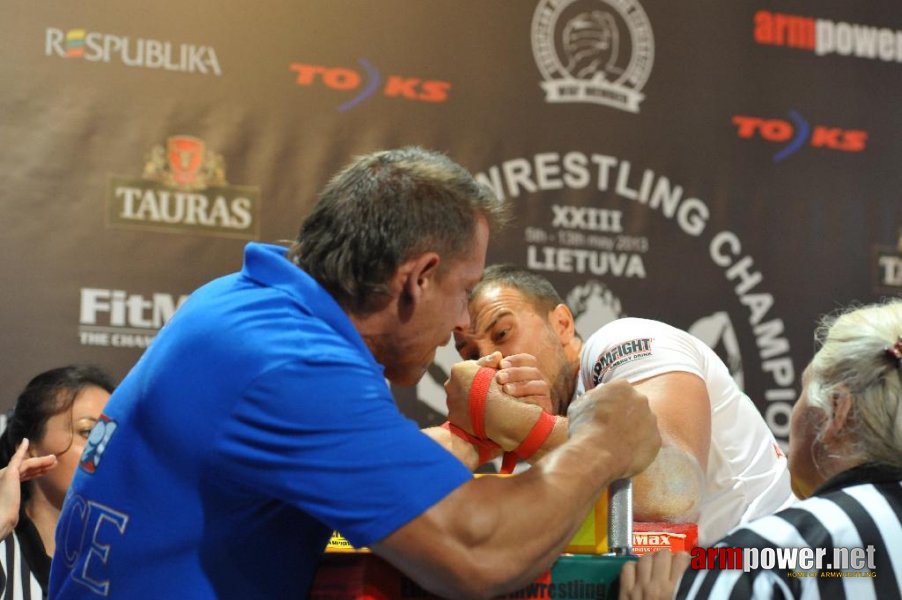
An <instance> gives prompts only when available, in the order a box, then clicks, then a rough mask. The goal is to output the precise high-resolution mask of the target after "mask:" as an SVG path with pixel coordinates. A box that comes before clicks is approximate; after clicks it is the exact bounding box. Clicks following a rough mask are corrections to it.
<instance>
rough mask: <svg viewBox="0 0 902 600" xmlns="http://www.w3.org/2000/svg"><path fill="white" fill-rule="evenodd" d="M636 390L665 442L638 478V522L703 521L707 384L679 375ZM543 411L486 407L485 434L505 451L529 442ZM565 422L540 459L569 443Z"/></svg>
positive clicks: (635, 508) (654, 380)
mask: <svg viewBox="0 0 902 600" xmlns="http://www.w3.org/2000/svg"><path fill="white" fill-rule="evenodd" d="M635 387H636V389H637V390H639V391H640V392H642V393H643V394H645V395H646V396H648V399H649V406H650V407H651V410H652V412H653V413H655V415H656V416H657V418H658V425H659V428H660V431H661V438H662V440H663V448H662V451H661V452H660V453H658V456H657V458H656V459H655V461H654V462H653V463H652V464H651V465H650V466H649V467H648V469H646V470H645V471H644V472H642V473H641V474H639V475H637V476H636V477H634V478H633V512H634V515H635V518H636V520H639V521H671V522H686V521H693V520H695V519H697V518H698V505H699V502H700V500H701V495H702V493H703V491H704V486H705V475H704V474H705V470H706V468H707V465H708V449H709V446H710V443H711V410H710V404H709V400H708V393H707V388H706V387H705V382H704V381H703V380H702V379H701V378H700V377H698V376H696V375H693V374H691V373H685V372H677V371H674V372H670V373H665V374H662V375H658V376H655V377H651V378H649V379H646V380H643V381H640V382H638V383H636V384H635ZM538 410H539V409H538V407H536V406H534V405H531V404H529V403H522V404H520V405H517V406H512V405H511V403H505V402H501V401H496V402H494V403H491V402H490V403H489V404H487V406H486V431H487V432H489V434H490V437H492V438H493V439H495V441H497V442H498V443H499V444H501V445H502V446H505V444H508V445H510V443H511V440H513V441H516V440H521V439H523V437H525V435H526V433H528V431H529V429H530V428H531V426H532V424H533V423H535V420H536V418H537V417H538ZM565 423H566V418H565V417H558V426H556V427H555V429H554V430H553V431H552V434H551V436H549V438H548V440H546V442H545V444H544V445H543V446H542V448H541V449H540V450H539V452H537V453H536V457H538V458H541V456H543V455H544V454H545V453H547V452H550V451H551V450H552V449H554V448H556V447H557V446H559V445H560V444H562V443H563V442H564V441H565V440H566V439H567V435H566V426H562V425H565ZM504 440H507V441H506V442H505V441H504ZM624 448H626V447H624ZM505 449H510V448H508V447H505ZM624 451H627V450H624Z"/></svg>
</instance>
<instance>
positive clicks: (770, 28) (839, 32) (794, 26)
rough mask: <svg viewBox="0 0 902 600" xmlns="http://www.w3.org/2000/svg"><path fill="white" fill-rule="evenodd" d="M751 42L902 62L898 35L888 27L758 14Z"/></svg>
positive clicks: (900, 35)
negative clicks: (753, 38)
mask: <svg viewBox="0 0 902 600" xmlns="http://www.w3.org/2000/svg"><path fill="white" fill-rule="evenodd" d="M754 37H755V42H756V43H758V44H760V45H762V46H783V47H786V48H794V49H796V50H804V51H808V52H813V53H814V54H816V55H817V56H827V55H830V54H838V55H839V56H851V57H854V58H863V59H867V60H879V61H883V62H902V31H899V30H893V29H890V28H888V27H875V26H872V25H859V24H857V23H846V22H844V21H831V20H829V19H815V18H814V17H809V16H802V15H790V14H785V13H778V12H771V11H769V10H759V11H758V12H756V13H755V17H754Z"/></svg>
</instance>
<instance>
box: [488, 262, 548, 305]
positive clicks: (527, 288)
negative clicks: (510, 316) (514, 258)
mask: <svg viewBox="0 0 902 600" xmlns="http://www.w3.org/2000/svg"><path fill="white" fill-rule="evenodd" d="M491 285H501V286H503V287H508V288H513V289H515V290H517V291H519V292H520V293H521V294H523V296H524V297H525V298H526V299H527V300H528V301H529V303H530V304H531V305H532V307H533V308H534V309H535V310H536V312H537V313H538V314H540V315H545V314H547V313H549V312H551V311H552V310H554V307H556V306H557V305H558V304H564V301H563V300H562V299H561V296H560V294H558V293H557V290H555V289H554V286H553V285H551V282H550V281H548V280H547V279H545V278H544V277H542V276H541V275H538V274H536V273H533V272H532V271H528V270H526V269H524V268H523V267H518V266H515V265H509V264H498V265H491V266H489V267H486V269H485V273H483V275H482V279H481V280H480V281H479V283H477V284H476V285H475V286H474V287H473V291H471V292H470V299H471V300H472V299H474V298H476V297H477V296H479V294H480V293H481V291H482V290H483V289H484V288H486V287H488V286H491Z"/></svg>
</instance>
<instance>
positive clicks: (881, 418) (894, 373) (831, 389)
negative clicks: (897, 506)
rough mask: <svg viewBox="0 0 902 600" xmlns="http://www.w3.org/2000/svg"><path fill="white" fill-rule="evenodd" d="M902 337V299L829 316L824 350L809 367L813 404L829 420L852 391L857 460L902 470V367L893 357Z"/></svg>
mask: <svg viewBox="0 0 902 600" xmlns="http://www.w3.org/2000/svg"><path fill="white" fill-rule="evenodd" d="M900 336H902V299H890V300H887V301H885V302H883V303H878V304H870V305H867V306H861V307H857V308H852V309H850V310H847V311H845V312H842V313H840V314H838V315H829V316H827V317H824V318H823V319H822V320H821V323H820V325H819V326H818V328H817V331H816V333H815V338H816V340H817V341H818V342H820V343H821V344H822V345H821V348H820V350H818V352H817V354H815V356H814V359H812V361H811V366H810V367H809V377H810V380H809V383H808V401H809V403H810V404H811V405H812V406H816V407H818V408H820V409H821V410H822V411H823V412H824V414H825V415H826V416H827V417H828V420H829V418H831V417H832V413H833V409H832V404H833V403H832V399H833V398H834V397H835V396H836V395H837V394H838V393H839V391H840V388H841V387H843V386H844V387H846V388H848V390H849V393H850V395H851V399H852V409H851V411H850V421H849V423H850V429H849V431H850V433H851V435H852V439H853V440H854V442H855V453H856V456H854V457H853V458H854V459H856V460H858V461H860V462H873V463H882V464H888V465H892V466H896V467H902V366H900V361H899V360H898V358H896V357H895V356H894V355H893V353H892V352H888V351H887V350H888V349H892V348H893V347H894V345H895V344H896V343H897V342H898V341H899V337H900ZM827 422H828V421H825V424H824V427H825V428H826V423H827ZM820 435H823V430H822V431H821V432H820ZM819 437H820V436H819Z"/></svg>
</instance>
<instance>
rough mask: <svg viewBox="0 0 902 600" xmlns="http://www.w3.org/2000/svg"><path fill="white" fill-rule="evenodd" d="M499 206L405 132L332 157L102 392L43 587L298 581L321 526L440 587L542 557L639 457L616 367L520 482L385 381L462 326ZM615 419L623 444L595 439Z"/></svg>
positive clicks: (642, 433)
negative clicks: (321, 177)
mask: <svg viewBox="0 0 902 600" xmlns="http://www.w3.org/2000/svg"><path fill="white" fill-rule="evenodd" d="M503 213H504V209H503V207H502V205H501V204H500V203H499V202H498V201H497V200H496V199H495V198H494V197H493V196H492V194H491V192H490V191H489V190H488V189H487V188H485V187H484V186H481V185H480V184H478V183H477V182H476V181H475V180H474V179H473V177H472V176H471V175H470V174H469V173H467V172H466V170H464V169H463V168H462V167H460V166H459V165H457V164H456V163H454V162H452V161H451V160H449V159H448V158H447V157H445V156H443V155H441V154H438V153H434V152H429V151H425V150H422V149H419V148H405V149H401V150H394V151H383V152H377V153H373V154H370V155H366V156H363V157H360V158H358V159H357V160H355V161H354V162H352V163H351V164H350V165H349V166H348V167H346V168H345V169H344V170H343V171H341V172H340V173H339V174H338V175H336V176H335V177H334V178H333V179H332V181H331V182H330V183H329V184H328V185H327V186H326V187H325V189H324V190H323V192H322V194H321V196H320V200H319V202H318V203H317V205H316V207H315V208H314V210H313V212H312V214H311V215H310V216H309V217H308V218H307V219H306V221H305V222H304V224H303V226H302V227H301V231H300V234H299V236H298V239H297V241H296V242H295V244H294V245H293V246H292V248H291V249H290V250H289V251H288V252H287V253H286V251H285V249H283V248H280V247H277V246H269V245H264V244H249V245H248V246H247V248H246V250H245V257H244V266H243V268H242V270H241V271H240V272H238V273H235V274H232V275H228V276H226V277H223V278H220V279H217V280H215V281H213V282H211V283H209V284H207V285H205V286H203V287H201V288H200V289H199V290H197V291H196V292H195V293H194V294H193V295H192V296H191V298H189V300H188V301H187V302H186V303H185V304H184V305H183V306H182V307H181V308H180V309H179V311H178V312H177V313H176V315H175V317H174V318H173V319H172V320H171V321H170V322H169V323H168V324H167V325H166V326H165V327H164V328H163V330H162V331H161V332H160V334H159V335H158V336H157V338H156V339H155V341H154V343H153V344H152V345H151V346H150V347H149V348H148V350H147V352H145V354H144V355H143V356H142V358H141V359H140V361H139V362H138V363H137V365H136V366H135V367H134V369H133V370H132V371H131V373H129V375H128V376H127V377H126V378H125V380H124V381H123V382H122V384H121V385H120V387H119V388H118V389H117V391H116V393H115V394H114V395H113V397H112V399H111V400H110V402H109V404H108V405H107V408H106V411H105V413H104V415H103V418H102V419H101V422H100V423H99V424H98V426H97V427H96V428H95V429H94V431H93V432H92V434H91V438H90V440H89V443H88V446H87V448H86V450H85V452H84V454H83V456H82V458H81V463H80V469H79V471H78V473H77V475H76V477H75V480H74V481H73V484H72V487H71V489H70V491H69V495H68V496H67V499H66V502H65V504H64V507H63V511H62V514H61V517H60V521H59V526H58V528H57V540H56V541H57V543H56V548H57V550H56V554H55V556H54V559H53V563H52V573H51V584H50V585H51V591H50V595H51V597H53V598H96V597H107V596H114V597H119V598H129V599H134V598H290V597H304V596H305V595H306V594H307V592H308V590H309V587H310V583H311V581H312V578H313V575H314V573H315V570H316V565H317V563H318V560H319V557H320V555H321V553H322V551H323V547H324V545H325V543H326V541H327V539H328V536H329V534H330V532H331V531H332V530H333V529H337V530H339V531H341V532H342V534H344V535H345V536H346V537H347V538H348V539H349V540H350V541H351V543H353V544H354V545H356V546H369V547H371V548H372V549H373V550H374V552H376V553H377V554H380V555H382V556H383V557H385V558H386V559H387V560H389V561H390V562H392V563H394V564H395V565H397V566H398V567H399V568H401V569H402V570H404V571H405V572H407V573H408V574H409V575H410V576H411V577H413V578H414V579H415V580H416V581H418V582H419V583H420V584H421V585H423V586H425V587H426V588H427V589H430V590H432V591H434V592H436V593H439V594H444V595H449V596H455V597H460V596H465V595H473V594H486V593H488V594H492V595H494V594H496V593H501V592H503V591H506V590H510V589H513V588H515V587H517V586H518V585H523V584H524V583H526V582H527V581H529V580H530V579H531V578H532V577H533V576H535V574H537V573H538V572H540V571H541V570H543V569H544V568H547V566H548V565H549V563H550V562H551V561H552V560H553V558H554V557H555V556H556V554H557V553H558V552H560V550H561V547H562V546H563V545H564V543H566V541H567V540H568V539H569V537H570V535H571V534H572V533H573V531H575V529H576V527H577V526H578V525H579V521H580V520H581V519H580V517H581V516H582V515H584V514H585V513H586V511H587V509H588V507H589V506H590V505H591V503H592V502H594V500H595V498H596V497H597V495H598V493H599V491H600V490H601V489H602V488H603V487H604V486H605V485H606V484H607V483H608V482H609V481H610V480H612V479H614V478H620V477H624V476H629V475H631V474H632V473H635V472H637V471H638V470H641V469H642V468H644V466H645V465H646V464H647V463H648V462H649V461H650V460H651V459H652V458H653V456H654V453H655V452H656V451H657V446H658V444H659V438H658V433H657V429H656V427H655V421H654V417H653V416H652V415H651V414H650V412H649V411H648V408H647V403H643V401H642V399H641V398H639V399H638V401H637V395H636V394H635V392H633V390H632V389H631V388H629V387H628V386H621V387H620V388H617V387H616V386H615V387H614V391H613V392H606V393H602V394H596V395H594V396H591V397H587V398H586V399H585V400H584V401H583V402H580V403H577V404H575V407H576V408H575V409H574V411H571V419H570V430H571V435H572V439H571V441H570V442H569V443H567V444H564V445H563V446H562V447H561V449H560V451H558V452H557V453H556V455H555V458H554V459H553V460H549V461H546V466H545V467H544V468H542V467H541V466H540V467H539V468H536V469H531V470H530V473H529V474H527V475H525V476H522V479H520V478H518V479H520V482H519V483H518V484H514V483H513V482H512V481H489V480H488V479H486V480H473V479H471V475H470V472H469V470H468V469H467V468H465V467H464V465H463V463H462V462H461V461H460V460H458V458H456V457H455V454H457V455H458V456H460V457H463V456H464V455H465V454H466V453H467V452H472V448H469V449H468V448H467V447H466V446H467V444H466V442H465V441H463V440H461V439H460V438H456V437H454V436H449V435H447V432H446V431H445V430H439V431H434V432H432V435H433V436H434V437H435V438H436V439H431V438H430V437H428V436H427V435H424V434H423V433H422V432H421V431H419V430H418V429H417V427H416V426H415V424H413V422H411V421H409V420H407V419H405V418H404V417H402V416H401V415H400V413H399V412H398V410H397V408H396V406H395V405H394V402H393V399H392V396H391V394H390V391H389V389H388V387H387V386H386V384H385V379H386V378H387V379H389V380H390V381H393V382H396V383H400V384H413V383H415V382H416V381H417V380H418V379H419V378H420V377H421V376H422V374H423V373H424V372H425V370H426V367H427V366H428V365H429V364H430V363H431V361H432V359H433V358H434V354H435V350H436V347H437V346H439V345H442V344H444V343H446V342H447V340H448V339H449V336H450V332H451V330H452V329H453V328H455V327H466V326H467V325H468V323H469V315H468V312H467V291H468V290H469V289H471V288H472V287H473V286H474V285H475V284H476V283H477V282H478V281H479V279H480V277H481V276H482V270H483V266H484V263H485V253H486V248H487V244H488V237H489V231H490V229H492V228H495V227H497V226H498V225H499V224H500V223H501V222H502V220H503V217H504V214H503ZM626 429H629V430H630V432H631V433H629V434H628V435H627V440H626V442H627V443H628V444H630V446H631V447H632V448H633V450H634V452H633V453H632V454H631V455H630V456H623V453H622V452H621V453H615V452H614V450H615V448H614V444H613V442H611V441H607V442H605V441H603V440H605V439H608V438H612V437H613V436H611V435H609V434H610V432H611V431H622V430H626ZM443 436H445V437H443ZM436 440H438V441H439V442H440V443H436ZM617 443H618V445H619V444H622V443H624V436H623V435H620V437H619V439H618V442H617ZM599 444H601V445H602V446H604V445H605V444H606V445H607V446H609V447H610V449H611V452H610V453H608V455H607V458H601V459H599V458H598V445H599ZM448 450H451V451H452V452H454V453H455V454H452V453H450V452H448ZM615 454H616V456H615ZM541 464H542V463H540V465H541ZM533 471H534V472H533ZM574 472H579V476H573V475H574ZM539 516H541V519H540V518H539Z"/></svg>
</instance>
